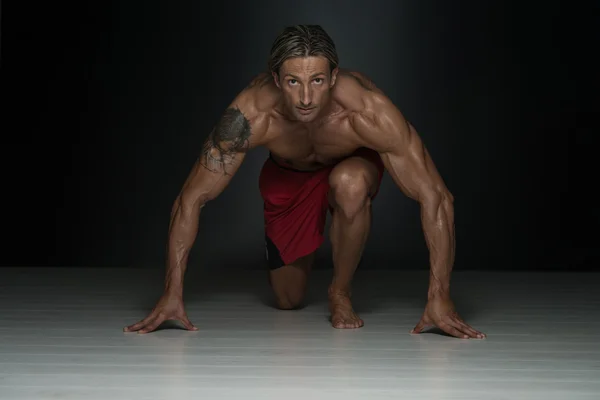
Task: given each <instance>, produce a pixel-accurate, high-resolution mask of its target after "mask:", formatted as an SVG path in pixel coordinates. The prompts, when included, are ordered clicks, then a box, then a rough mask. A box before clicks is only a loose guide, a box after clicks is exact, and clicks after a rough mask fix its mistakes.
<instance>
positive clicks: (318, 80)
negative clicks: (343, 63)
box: [315, 78, 323, 85]
mask: <svg viewBox="0 0 600 400" xmlns="http://www.w3.org/2000/svg"><path fill="white" fill-rule="evenodd" d="M315 83H317V84H318V85H320V84H321V83H323V78H316V79H315Z"/></svg>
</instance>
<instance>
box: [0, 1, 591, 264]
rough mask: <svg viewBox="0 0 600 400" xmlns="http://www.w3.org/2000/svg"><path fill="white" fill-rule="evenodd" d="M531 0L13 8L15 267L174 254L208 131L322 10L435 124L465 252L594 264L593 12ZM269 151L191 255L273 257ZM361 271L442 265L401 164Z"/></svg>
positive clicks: (9, 212) (409, 105) (226, 198)
mask: <svg viewBox="0 0 600 400" xmlns="http://www.w3.org/2000/svg"><path fill="white" fill-rule="evenodd" d="M525 3H527V2H518V3H517V2H514V3H511V2H501V1H488V2H483V1H456V2H447V1H442V0H435V1H434V0H422V1H419V2H401V1H400V2H399V1H385V2H384V1H368V2H366V1H302V2H292V4H289V3H288V2H284V1H281V0H279V1H257V2H246V1H233V2H232V1H229V2H206V3H204V5H202V2H199V1H191V0H190V1H180V2H177V1H174V2H164V1H156V0H149V1H143V2H142V1H139V2H133V1H122V2H109V1H104V2H94V3H91V2H90V3H85V2H70V3H67V2H58V3H57V2H47V3H41V2H40V3H35V4H33V3H26V4H23V3H22V4H21V6H22V7H23V8H25V9H20V10H15V9H13V8H12V7H11V6H10V5H9V6H6V7H5V8H4V9H3V11H2V79H3V90H2V93H3V98H4V104H5V106H4V107H3V115H4V116H3V117H2V126H1V127H0V129H2V132H3V134H2V136H3V142H4V146H3V147H4V152H3V153H4V154H5V157H4V162H5V166H4V173H5V177H6V179H5V186H4V191H3V197H4V202H5V207H4V212H5V218H4V221H5V225H4V233H5V235H4V239H3V253H4V254H3V256H2V264H3V265H8V266H29V265H34V266H74V267H77V266H93V267H148V268H164V264H165V245H166V240H167V226H168V222H169V216H170V210H171V205H172V202H173V200H174V199H175V196H176V195H177V193H178V191H179V189H180V187H181V185H182V183H183V181H184V179H185V178H186V176H187V174H188V172H189V171H190V168H191V167H192V164H193V163H194V161H195V159H196V157H197V155H198V153H199V150H200V147H201V144H202V142H203V140H204V138H205V137H206V135H207V134H208V132H209V131H210V130H211V128H212V126H213V124H214V123H215V122H216V120H217V118H218V117H219V114H220V113H221V112H222V110H223V109H224V108H225V107H226V106H227V105H228V103H229V101H230V100H231V99H232V98H233V97H234V96H235V95H236V94H237V93H238V92H239V90H241V89H242V88H243V87H244V86H245V85H246V84H247V83H248V81H249V79H250V78H251V77H252V76H254V75H255V74H256V73H258V72H260V71H262V70H264V69H265V66H266V60H267V56H268V52H269V49H270V45H271V43H272V41H273V39H274V38H275V36H276V35H277V34H278V33H279V32H280V31H281V30H282V29H283V28H284V27H285V26H287V25H293V24H296V23H311V24H321V25H322V26H323V27H324V28H325V29H326V30H327V31H328V32H329V34H330V35H331V36H332V37H333V39H334V41H335V42H336V44H337V47H338V51H339V55H340V59H341V63H342V66H344V67H346V68H351V69H356V70H359V71H362V72H364V73H366V74H367V75H369V76H370V77H371V78H372V79H373V80H374V81H375V82H376V84H377V85H378V86H379V87H381V88H382V89H383V90H384V91H385V92H386V93H387V94H388V95H389V96H390V97H391V98H392V100H393V101H394V102H395V103H396V104H397V105H398V107H399V108H400V109H401V110H402V112H403V113H404V114H405V116H406V117H407V118H408V119H409V120H410V121H411V122H412V124H413V125H414V126H415V127H416V128H417V130H418V131H419V133H420V134H421V136H422V138H423V140H424V142H425V144H426V145H427V147H428V149H429V151H430V153H431V154H432V156H433V159H434V161H435V162H436V164H437V166H438V169H439V170H440V172H441V173H442V175H443V177H444V179H445V181H446V183H447V185H448V186H449V188H450V190H451V191H452V192H453V194H454V196H455V198H456V203H455V206H456V232H457V259H456V267H455V268H456V269H492V268H493V269H542V268H547V269H570V270H590V269H593V268H595V264H597V263H598V255H597V252H596V248H597V243H598V236H599V235H598V228H597V227H598V226H599V225H598V224H599V222H600V218H599V211H598V200H597V196H596V195H595V194H594V193H593V192H594V190H595V189H596V187H595V186H596V184H597V177H596V174H595V171H594V169H595V161H596V150H595V149H594V147H593V146H592V144H591V143H592V142H591V140H592V137H593V134H594V133H595V132H596V130H595V126H596V124H595V121H594V118H593V117H594V116H595V114H596V109H597V105H598V103H597V101H596V100H595V99H593V98H592V96H591V95H592V94H593V93H594V92H595V90H594V89H593V87H594V84H595V80H594V79H595V74H597V63H596V65H594V62H595V61H594V60H593V57H595V56H596V54H595V52H596V51H597V50H594V48H595V49H597V48H598V33H597V29H595V28H594V27H595V21H594V19H593V18H594V17H593V10H592V9H591V8H589V9H585V8H584V7H582V6H581V5H578V3H576V2H562V3H561V2H552V1H549V2H540V3H539V5H537V4H535V3H532V4H531V5H526V4H525ZM588 95H589V99H588V97H587V96H588ZM266 154H267V153H266V151H264V150H263V149H259V150H256V151H254V152H252V153H251V154H250V155H249V156H248V157H247V161H246V162H245V165H244V166H243V167H242V169H241V170H240V172H239V173H238V174H237V175H236V176H235V178H234V179H233V181H232V183H231V185H230V186H229V187H228V188H227V189H226V191H225V192H224V193H223V194H222V195H221V196H220V197H219V198H218V199H217V200H215V201H214V202H213V203H211V204H210V205H209V206H208V207H207V208H206V209H205V211H203V213H202V215H201V219H200V232H199V235H198V239H197V241H196V245H195V247H194V250H193V252H192V256H191V267H190V268H211V269H219V268H263V265H262V261H263V254H264V247H263V246H264V244H263V225H262V202H261V198H260V195H259V192H258V187H257V179H258V174H259V171H260V167H261V165H262V163H263V161H264V159H265V157H266ZM329 250H330V246H329V243H328V242H327V243H326V244H325V246H324V247H323V248H322V249H321V251H320V255H321V260H320V264H319V267H321V268H328V267H330V261H329V260H330V253H329ZM361 268H373V269H374V268H398V269H424V268H429V264H428V254H427V249H426V247H425V242H424V238H423V233H422V230H421V225H420V219H419V209H418V205H417V204H416V203H414V202H413V201H411V200H409V199H407V198H406V197H405V196H404V195H403V194H402V193H401V192H400V190H399V189H397V188H396V187H395V186H394V184H393V182H392V181H391V179H390V177H389V176H386V177H385V179H384V182H383V186H382V188H381V193H380V195H379V197H378V198H377V200H376V202H375V204H374V225H373V228H372V233H371V236H370V239H369V244H368V247H367V250H366V253H365V259H364V263H363V265H362V266H361Z"/></svg>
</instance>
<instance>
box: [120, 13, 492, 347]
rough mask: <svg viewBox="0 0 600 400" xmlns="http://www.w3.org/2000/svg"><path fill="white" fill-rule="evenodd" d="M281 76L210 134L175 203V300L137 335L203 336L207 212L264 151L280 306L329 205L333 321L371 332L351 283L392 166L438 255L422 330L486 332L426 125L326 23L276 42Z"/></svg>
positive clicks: (319, 234) (308, 257) (254, 85)
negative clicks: (472, 302)
mask: <svg viewBox="0 0 600 400" xmlns="http://www.w3.org/2000/svg"><path fill="white" fill-rule="evenodd" d="M269 69H270V74H262V75H259V76H258V77H256V78H255V79H254V80H253V81H252V82H251V84H250V85H249V86H248V87H246V88H245V89H244V90H243V91H241V92H240V93H239V94H238V95H237V96H236V97H235V99H234V100H233V101H232V102H231V104H230V105H229V107H228V108H227V109H226V110H225V111H224V113H223V115H222V117H221V118H220V120H219V121H218V123H217V125H216V126H215V127H214V129H213V131H212V133H211V134H210V135H209V137H208V139H206V141H205V143H204V146H203V149H202V153H201V155H200V157H199V159H198V161H197V163H196V164H195V166H194V168H193V170H192V171H191V173H190V175H189V176H188V178H187V180H186V182H185V184H184V186H183V188H182V190H181V193H180V194H179V196H178V197H177V199H176V201H175V203H174V206H173V210H172V215H171V224H170V230H169V243H168V265H167V274H166V282H165V290H164V293H163V295H162V296H161V298H160V299H159V301H158V304H157V305H156V307H155V308H154V310H152V312H151V313H150V315H149V316H148V317H147V318H145V319H144V320H142V321H140V322H138V323H136V324H133V325H131V326H129V327H127V328H125V331H127V332H133V331H137V332H139V333H147V332H151V331H153V330H155V329H156V328H157V327H158V326H159V325H160V324H161V323H162V322H163V321H165V320H168V319H176V320H179V321H181V322H182V323H183V325H184V326H185V327H186V328H187V329H189V330H196V329H197V328H196V327H195V326H194V325H193V324H192V323H191V322H190V321H189V319H188V317H187V315H186V312H185V310H184V305H183V300H182V298H183V280H184V273H185V270H186V267H187V261H188V254H189V251H190V249H191V247H192V245H193V243H194V241H195V238H196V235H197V230H198V219H199V215H200V212H201V210H202V209H203V208H204V207H205V206H206V204H207V203H208V202H210V201H211V200H213V199H215V198H216V197H217V196H218V195H219V194H220V193H221V192H222V191H223V190H224V189H225V187H226V186H227V185H228V184H229V182H230V180H231V178H232V176H233V175H234V174H235V173H236V171H237V170H238V168H239V167H240V166H241V164H242V161H243V160H244V157H245V155H246V153H247V152H248V151H249V150H250V149H253V148H256V147H258V146H264V147H266V148H267V149H268V150H269V151H270V157H269V158H268V159H267V160H266V161H265V164H264V166H263V168H262V170H261V174H260V179H259V186H260V191H261V194H262V197H263V199H264V202H265V207H264V213H265V224H266V226H265V232H266V237H265V241H266V247H267V260H268V265H269V268H270V271H269V274H270V284H271V287H272V288H273V291H274V294H275V297H276V299H277V304H278V307H279V308H281V309H293V308H296V307H297V306H299V305H300V304H301V302H302V300H303V296H304V293H305V288H306V281H307V277H308V275H309V272H310V270H311V267H312V263H313V260H314V254H315V251H316V250H317V249H318V248H319V246H320V245H321V243H322V241H323V230H324V225H325V219H326V213H327V210H329V211H330V212H331V213H332V223H331V230H330V232H329V234H330V238H331V243H332V249H333V264H334V272H333V280H332V282H331V284H330V286H329V290H328V299H329V309H330V312H331V321H332V325H333V327H335V328H359V327H362V326H363V321H362V320H361V319H360V318H359V317H358V316H357V315H356V313H355V312H354V310H353V308H352V303H351V300H350V299H351V281H352V277H353V275H354V272H355V269H356V267H357V265H358V263H359V260H360V258H361V255H362V251H363V247H364V244H365V241H366V239H367V236H368V233H369V229H370V223H371V202H372V200H373V199H374V198H375V196H376V194H377V192H378V189H379V184H380V182H381V179H382V176H383V172H384V169H385V170H387V171H388V173H389V174H390V175H391V177H392V178H393V180H394V182H395V183H396V184H397V185H398V186H399V187H400V188H401V189H402V190H403V192H404V193H405V194H406V195H407V196H409V197H410V198H412V199H414V200H416V201H418V202H419V203H420V205H421V218H422V224H423V229H424V232H425V239H426V242H427V245H428V248H429V251H430V262H431V272H430V285H429V290H428V302H427V305H426V307H425V311H424V313H423V316H422V318H421V320H420V321H419V322H418V323H417V325H416V326H415V327H414V329H413V330H412V331H411V332H413V333H419V332H421V331H422V330H423V329H425V328H426V327H428V326H437V327H439V328H440V329H442V330H443V331H445V332H447V333H448V334H450V335H453V336H456V337H460V338H483V337H485V335H484V334H482V333H481V332H479V331H477V330H475V329H473V328H472V327H470V326H469V325H467V324H466V323H465V322H464V321H463V320H462V319H461V318H460V317H459V315H458V314H457V313H456V311H455V310H454V305H453V302H452V300H451V298H450V295H449V282H450V273H451V270H452V266H453V262H454V214H453V198H452V195H451V194H450V192H449V191H448V189H447V188H446V186H445V185H444V182H443V181H442V179H441V177H440V175H439V174H438V172H437V170H436V168H435V166H434V164H433V162H432V160H431V158H430V157H429V154H428V152H427V150H426V149H425V147H424V146H423V143H422V142H421V140H420V138H419V136H418V134H417V132H416V131H415V129H414V128H413V127H412V126H411V125H410V124H409V123H408V122H407V121H406V120H405V119H404V117H403V116H402V114H401V113H400V111H399V110H398V109H397V108H396V107H395V106H394V105H393V104H392V102H391V101H390V99H389V98H387V97H386V96H385V95H384V94H383V93H382V91H381V90H379V89H378V88H377V87H376V86H375V85H374V84H373V83H372V82H371V81H370V80H369V79H367V78H366V77H365V76H363V75H361V74H359V73H357V72H350V71H345V70H341V69H340V68H339V67H338V56H337V53H336V49H335V45H334V43H333V41H332V39H331V38H330V37H329V35H328V34H327V33H326V32H325V31H324V30H323V29H322V28H321V27H320V26H315V25H301V26H294V27H288V28H286V29H285V30H284V31H283V32H282V33H281V34H280V36H279V37H277V38H276V40H275V42H274V43H273V46H272V49H271V55H270V60H269Z"/></svg>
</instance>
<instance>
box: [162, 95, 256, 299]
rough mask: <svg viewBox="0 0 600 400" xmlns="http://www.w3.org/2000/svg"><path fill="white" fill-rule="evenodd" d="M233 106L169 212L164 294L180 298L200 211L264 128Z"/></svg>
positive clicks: (224, 115)
mask: <svg viewBox="0 0 600 400" xmlns="http://www.w3.org/2000/svg"><path fill="white" fill-rule="evenodd" d="M242 110H243V108H242V109H240V106H239V104H236V103H235V102H234V103H232V104H231V105H230V107H229V108H227V109H226V110H225V111H224V113H223V114H222V116H221V118H220V119H219V121H218V122H217V124H216V125H215V127H214V128H213V130H212V132H211V133H210V135H209V136H208V138H207V139H206V140H205V142H204V144H203V147H202V151H201V154H200V156H199V157H198V160H197V161H196V163H195V165H194V167H193V169H192V171H191V172H190V174H189V176H188V177H187V179H186V181H185V183H184V185H183V188H182V190H181V192H180V193H179V195H178V196H177V198H176V200H175V202H174V204H173V209H172V211H171V221H170V226H169V239H168V250H167V271H166V277H165V294H169V295H175V296H176V297H180V298H181V297H182V295H183V278H184V274H185V270H186V267H187V262H188V256H189V253H190V250H191V248H192V246H193V244H194V241H195V240H196V236H197V233H198V221H199V217H200V212H201V210H202V208H203V207H204V206H205V205H206V203H207V202H209V201H210V200H213V199H215V198H216V197H217V196H218V195H220V194H221V193H222V192H223V190H224V189H225V188H226V187H227V185H228V184H229V182H230V180H231V178H232V177H233V175H234V174H235V173H236V171H237V170H238V168H239V167H240V165H241V163H242V161H243V160H244V158H245V156H246V152H247V151H248V150H249V149H250V148H251V147H254V145H255V143H256V141H257V139H258V137H259V136H261V134H262V131H263V128H262V125H264V124H262V123H261V119H260V118H254V119H253V120H251V119H250V117H248V116H247V115H245V114H244V111H242Z"/></svg>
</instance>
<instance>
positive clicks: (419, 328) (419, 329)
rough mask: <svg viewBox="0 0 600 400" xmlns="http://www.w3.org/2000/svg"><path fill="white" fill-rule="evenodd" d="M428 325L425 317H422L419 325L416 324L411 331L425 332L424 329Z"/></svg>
mask: <svg viewBox="0 0 600 400" xmlns="http://www.w3.org/2000/svg"><path fill="white" fill-rule="evenodd" d="M426 327H427V324H426V323H425V320H424V319H423V318H421V320H420V321H419V323H417V325H415V327H414V328H413V329H412V330H411V331H410V333H421V332H423V329H425V328H426Z"/></svg>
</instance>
